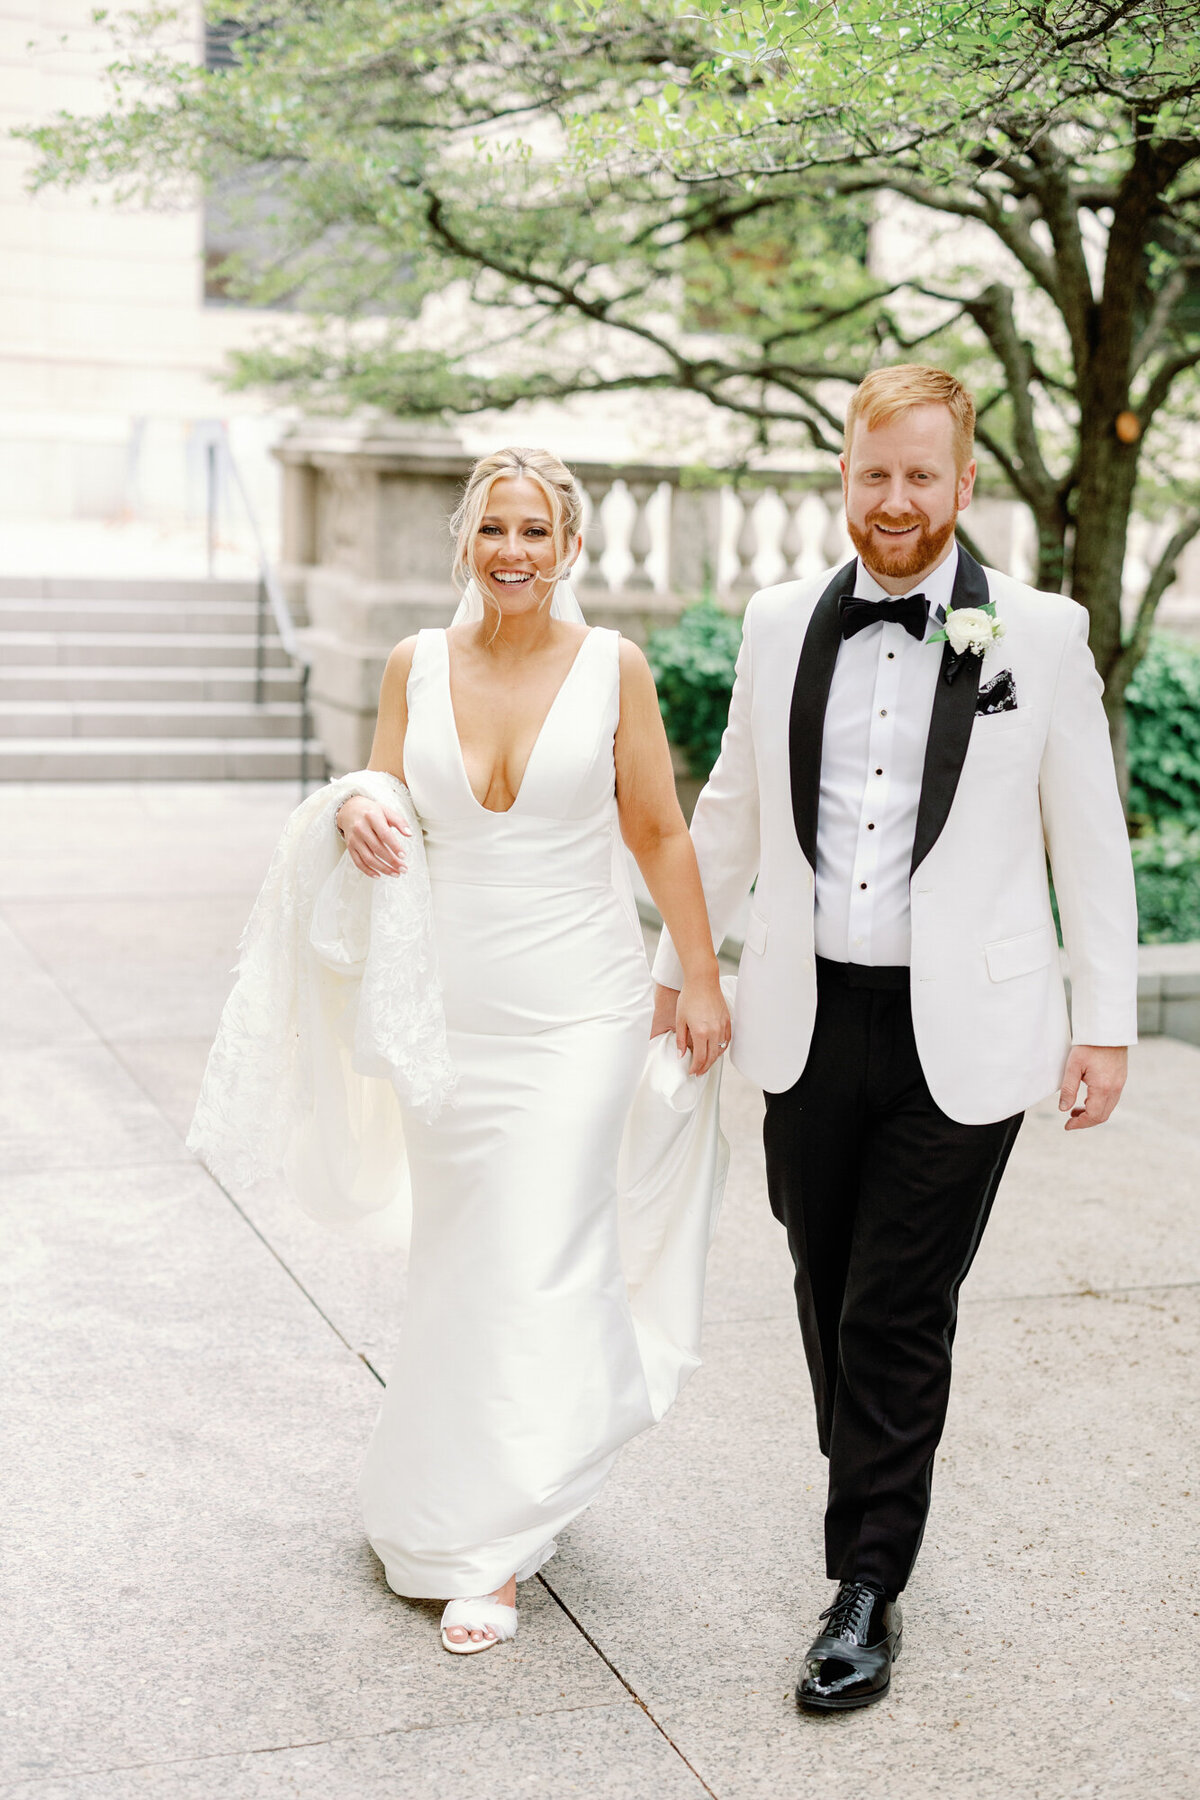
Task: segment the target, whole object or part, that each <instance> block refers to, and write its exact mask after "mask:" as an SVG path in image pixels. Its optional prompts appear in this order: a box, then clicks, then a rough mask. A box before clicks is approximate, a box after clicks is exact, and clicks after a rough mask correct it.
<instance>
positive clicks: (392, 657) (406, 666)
mask: <svg viewBox="0 0 1200 1800" xmlns="http://www.w3.org/2000/svg"><path fill="white" fill-rule="evenodd" d="M416 648H417V639H416V634H415V633H414V635H413V636H412V637H406V638H401V639H400V642H399V643H398V644H397V645H396V647H395V648H394V649H393V650H392V651H391V652H390V653H389V655H388V659H387V672H388V674H389V675H403V677H404V679H405V680H406V681H407V680H408V675H409V670H410V669H411V668H412V661H413V655H414V653H415V651H416Z"/></svg>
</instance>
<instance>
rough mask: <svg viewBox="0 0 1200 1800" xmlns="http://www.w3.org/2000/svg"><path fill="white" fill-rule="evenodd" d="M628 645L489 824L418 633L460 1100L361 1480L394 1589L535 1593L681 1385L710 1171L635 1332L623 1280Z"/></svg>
mask: <svg viewBox="0 0 1200 1800" xmlns="http://www.w3.org/2000/svg"><path fill="white" fill-rule="evenodd" d="M619 643H620V638H619V634H618V633H617V632H615V631H607V630H602V629H599V628H593V629H592V630H591V631H590V632H589V634H588V636H587V637H586V638H585V639H584V640H583V642H582V643H581V645H580V648H579V650H578V652H577V655H576V658H575V661H574V663H573V665H572V667H571V669H570V671H569V673H568V674H567V676H566V679H565V680H564V682H563V684H562V687H561V688H560V690H559V692H558V695H557V697H556V698H555V700H554V703H553V705H552V706H551V708H550V711H549V713H548V715H547V717H546V720H545V723H544V725H543V727H542V730H541V733H540V735H539V737H538V739H537V741H536V743H535V744H534V747H533V750H532V753H531V754H530V757H529V761H528V764H527V767H526V770H525V774H524V778H523V780H522V782H521V787H520V792H519V793H518V795H517V798H516V800H515V801H514V803H513V805H512V807H511V808H510V809H509V810H508V811H507V812H505V813H495V812H489V811H487V810H486V809H485V808H484V807H483V806H481V805H480V804H479V802H478V800H477V799H476V798H475V795H474V793H473V792H472V790H471V786H470V783H469V781H468V779H467V773H466V768H465V765H464V762H463V757H462V751H461V747H460V744H459V739H458V734H457V729H456V725H455V719H454V712H453V707H452V704H451V695H450V679H449V654H448V649H447V640H446V634H445V632H444V631H440V630H425V631H422V632H421V633H420V634H419V636H418V639H417V645H416V650H415V654H414V657H413V663H412V673H411V675H410V677H409V683H408V728H407V734H406V739H405V751H404V767H405V779H406V781H407V783H408V787H409V790H410V792H411V795H412V799H413V803H414V805H415V807H416V811H417V815H418V817H419V819H420V822H421V825H422V829H423V833H424V838H425V846H426V853H427V857H428V866H429V878H430V884H431V891H432V897H433V920H434V935H435V940H436V946H437V958H438V965H439V971H440V977H441V982H442V990H443V999H444V1005H445V1013H446V1024H447V1031H448V1043H449V1050H450V1056H451V1059H452V1061H453V1064H454V1067H455V1070H456V1073H457V1089H456V1101H455V1104H454V1105H453V1106H451V1107H447V1108H446V1109H445V1110H444V1111H443V1112H441V1113H440V1114H439V1115H438V1116H437V1117H436V1118H434V1119H433V1120H432V1121H429V1120H427V1119H423V1118H421V1117H418V1116H417V1115H416V1114H415V1113H412V1112H406V1115H405V1120H404V1131H405V1139H406V1144H407V1153H408V1161H409V1168H410V1172H411V1180H412V1202H413V1222H412V1239H411V1250H410V1262H409V1280H408V1300H407V1304H406V1309H405V1314H404V1319H403V1325H402V1333H401V1337H400V1342H399V1346H398V1350H397V1354H396V1357H395V1361H394V1363H393V1366H392V1368H391V1370H390V1373H389V1378H388V1385H387V1392H386V1396H385V1399H384V1403H383V1407H382V1411H381V1414H380V1418H379V1421H378V1425H377V1427H376V1430H375V1433H374V1435H373V1437H372V1439H371V1442H370V1446H369V1448H368V1452H367V1456H366V1460H365V1464H364V1468H363V1474H362V1486H361V1495H362V1502H363V1510H364V1518H365V1523H366V1528H367V1533H368V1536H369V1538H370V1540H371V1543H372V1545H373V1546H374V1548H375V1550H376V1552H377V1553H378V1555H379V1557H380V1558H381V1560H382V1562H383V1564H384V1567H385V1569H386V1572H387V1579H388V1582H389V1584H390V1586H391V1587H392V1588H393V1589H395V1591H396V1592H397V1593H400V1594H405V1595H410V1596H416V1597H425V1598H433V1599H450V1598H455V1597H460V1596H467V1595H476V1594H486V1593H489V1592H491V1591H493V1590H495V1589H496V1588H498V1587H500V1586H501V1585H502V1584H503V1583H504V1582H505V1581H506V1580H507V1579H508V1578H509V1576H510V1575H512V1574H514V1573H515V1574H516V1575H517V1576H518V1578H519V1579H525V1578H527V1577H529V1576H530V1575H532V1574H533V1573H534V1572H535V1571H536V1569H537V1568H538V1567H539V1566H540V1565H541V1564H542V1563H543V1562H544V1561H545V1560H546V1559H547V1557H548V1556H550V1555H551V1554H552V1553H553V1550H554V1547H555V1546H554V1537H555V1533H556V1532H558V1531H559V1530H561V1529H562V1528H563V1527H564V1526H565V1525H566V1524H567V1523H568V1522H569V1521H570V1520H571V1519H573V1518H574V1517H575V1516H576V1515H577V1514H578V1513H579V1512H580V1511H581V1510H582V1509H583V1508H584V1507H585V1506H586V1505H587V1504H588V1502H589V1501H590V1500H591V1499H592V1498H593V1497H594V1496H595V1494H596V1493H597V1491H598V1490H599V1488H600V1486H601V1484H602V1482H603V1480H604V1478H605V1476H606V1474H607V1473H608V1470H609V1469H610V1467H611V1465H612V1463H613V1460H614V1457H615V1456H616V1454H617V1451H618V1450H619V1448H620V1446H621V1445H622V1444H624V1443H625V1442H626V1441H627V1440H628V1439H629V1438H631V1437H633V1436H634V1435H635V1434H636V1433H638V1432H640V1431H642V1430H643V1429H644V1428H645V1427H646V1426H648V1425H650V1424H651V1423H653V1421H654V1419H655V1417H656V1416H659V1415H660V1414H661V1412H662V1411H663V1410H665V1405H666V1404H667V1403H669V1402H668V1400H667V1399H664V1397H663V1396H664V1392H665V1390H666V1389H670V1391H671V1393H673V1391H674V1389H675V1388H677V1387H678V1385H679V1383H680V1381H681V1380H682V1378H683V1372H681V1369H680V1367H679V1358H678V1357H676V1358H675V1363H674V1364H673V1365H672V1368H671V1369H669V1370H667V1371H666V1373H665V1374H664V1373H663V1368H664V1367H665V1362H666V1361H668V1360H669V1356H668V1355H667V1352H665V1351H664V1349H663V1343H664V1339H663V1336H662V1332H661V1330H660V1329H659V1326H657V1325H656V1324H655V1317H654V1315H655V1309H656V1308H657V1316H658V1318H659V1321H660V1324H661V1320H662V1318H663V1316H664V1307H665V1312H666V1313H669V1312H670V1311H671V1309H672V1307H674V1308H675V1310H676V1312H679V1311H680V1310H682V1312H684V1313H689V1312H692V1311H694V1312H695V1313H696V1317H697V1320H698V1306H699V1288H700V1285H701V1283H702V1281H703V1256H704V1252H705V1250H706V1249H707V1242H708V1235H709V1232H710V1229H711V1222H712V1219H713V1218H714V1217H715V1202H714V1197H713V1176H712V1170H713V1159H712V1157H711V1156H710V1158H709V1161H708V1164H707V1177H706V1180H707V1186H708V1192H707V1193H706V1194H698V1195H695V1196H693V1197H692V1199H690V1200H689V1197H688V1196H687V1195H681V1196H680V1199H681V1201H682V1203H683V1205H682V1211H680V1209H679V1208H677V1209H676V1222H675V1224H674V1225H673V1226H672V1227H671V1229H672V1230H678V1229H679V1221H680V1218H682V1219H683V1223H684V1233H685V1235H688V1234H689V1233H690V1237H689V1244H688V1246H687V1247H685V1251H684V1253H682V1254H681V1255H679V1256H676V1258H675V1262H674V1264H673V1265H671V1264H670V1258H669V1257H667V1258H665V1259H664V1256H663V1254H662V1252H663V1245H662V1243H661V1242H660V1241H659V1240H660V1239H661V1237H662V1233H661V1231H658V1228H657V1227H656V1228H655V1231H656V1233H657V1236H656V1241H655V1245H654V1247H653V1250H652V1254H650V1255H649V1260H648V1262H647V1266H649V1263H650V1262H653V1261H654V1260H655V1258H657V1259H658V1262H659V1263H660V1264H662V1265H663V1267H664V1268H665V1269H666V1273H665V1274H661V1273H660V1274H659V1275H656V1276H655V1278H654V1279H655V1280H656V1281H657V1282H658V1293H657V1295H656V1297H655V1300H654V1304H653V1305H652V1306H649V1307H648V1309H647V1312H646V1316H645V1317H643V1318H641V1319H635V1316H634V1309H633V1308H631V1302H630V1290H629V1286H628V1276H629V1270H628V1268H623V1266H622V1244H621V1234H620V1231H619V1226H618V1203H617V1195H618V1158H619V1155H620V1152H621V1147H622V1137H623V1133H624V1132H625V1129H626V1124H627V1117H628V1115H629V1112H630V1106H631V1101H632V1100H633V1098H634V1093H635V1089H636V1088H637V1087H638V1083H639V1078H640V1077H641V1076H642V1073H643V1067H644V1065H646V1063H647V1037H648V1030H649V1022H650V1015H651V1002H652V988H651V983H650V978H649V973H648V969H647V964H646V957H645V952H644V948H643V944H642V939H641V932H640V928H639V926H638V922H637V916H636V912H635V910H634V909H633V907H632V903H631V900H630V898H629V896H628V895H623V894H622V892H621V891H620V885H619V884H616V885H614V879H613V867H614V851H615V847H616V835H615V834H616V832H617V821H616V807H615V800H614V792H615V773H614V762H613V739H614V733H615V731H616V727H617V721H618V710H619V666H618V651H619ZM664 1054H665V1052H664ZM671 1054H672V1056H673V1054H674V1053H673V1048H672V1050H671ZM696 1085H698V1084H695V1083H693V1086H696ZM713 1105H714V1108H715V1092H714V1094H713ZM709 1136H710V1137H711V1138H712V1139H715V1138H716V1136H717V1128H716V1122H715V1111H714V1112H713V1116H712V1123H711V1128H710V1129H709ZM627 1155H628V1152H627ZM687 1173H688V1172H687V1169H686V1168H681V1170H680V1179H681V1180H686V1179H687ZM628 1174H629V1172H628V1170H626V1171H625V1173H624V1174H623V1176H622V1181H623V1185H627V1177H628ZM722 1175H723V1169H722ZM634 1186H635V1187H636V1179H634ZM689 1220H690V1223H689ZM628 1262H629V1253H628V1248H627V1251H626V1263H627V1264H628ZM652 1285H653V1283H652ZM684 1290H687V1291H684ZM668 1335H670V1333H669V1332H668ZM676 1335H686V1334H685V1333H684V1334H676ZM656 1355H657V1357H658V1362H659V1365H660V1368H659V1376H658V1378H657V1380H656V1377H655V1373H654V1365H655V1358H656ZM694 1360H695V1359H694V1358H693V1359H692V1361H693V1364H694ZM684 1372H686V1371H684ZM656 1388H657V1389H658V1391H657V1393H656V1392H655V1389H656Z"/></svg>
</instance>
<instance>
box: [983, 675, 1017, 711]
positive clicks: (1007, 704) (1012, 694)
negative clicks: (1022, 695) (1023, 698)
mask: <svg viewBox="0 0 1200 1800" xmlns="http://www.w3.org/2000/svg"><path fill="white" fill-rule="evenodd" d="M1016 710H1017V684H1016V682H1015V681H1014V680H1013V672H1012V670H1011V669H1001V671H1000V673H999V674H998V675H993V676H992V679H991V680H990V681H989V682H988V684H987V686H986V687H981V688H980V690H979V693H978V695H977V696H976V700H975V712H976V715H977V716H983V717H985V718H986V717H988V716H989V715H990V714H992V713H1004V712H1016Z"/></svg>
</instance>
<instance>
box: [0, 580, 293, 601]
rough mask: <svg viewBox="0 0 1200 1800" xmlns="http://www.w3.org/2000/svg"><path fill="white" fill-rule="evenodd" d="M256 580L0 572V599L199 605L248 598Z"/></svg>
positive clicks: (256, 586) (256, 584)
mask: <svg viewBox="0 0 1200 1800" xmlns="http://www.w3.org/2000/svg"><path fill="white" fill-rule="evenodd" d="M257 593H258V583H257V582H256V581H252V580H245V579H242V578H234V579H230V580H228V581H226V580H223V579H219V578H218V579H217V580H214V581H208V580H205V579H204V577H203V576H188V575H180V576H172V575H147V576H138V575H0V600H26V599H28V600H31V601H39V600H144V601H165V602H173V603H179V604H191V605H199V604H201V603H203V602H204V601H206V600H215V601H219V602H222V603H226V602H230V601H251V600H253V599H254V598H255V596H256V594H257Z"/></svg>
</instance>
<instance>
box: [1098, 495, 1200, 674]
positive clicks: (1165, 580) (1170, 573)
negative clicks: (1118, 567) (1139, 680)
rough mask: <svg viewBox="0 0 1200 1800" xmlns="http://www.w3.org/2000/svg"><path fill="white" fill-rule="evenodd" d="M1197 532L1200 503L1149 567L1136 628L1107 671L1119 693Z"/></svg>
mask: <svg viewBox="0 0 1200 1800" xmlns="http://www.w3.org/2000/svg"><path fill="white" fill-rule="evenodd" d="M1197 535H1200V506H1197V507H1194V508H1193V509H1192V511H1191V512H1189V513H1187V514H1186V515H1185V516H1184V519H1183V521H1182V523H1181V524H1180V525H1179V527H1178V528H1177V529H1176V530H1175V531H1174V532H1172V534H1171V536H1170V538H1169V539H1168V540H1167V544H1166V547H1165V548H1164V550H1163V552H1162V554H1161V555H1160V557H1159V558H1158V561H1157V562H1156V563H1155V565H1154V567H1153V569H1152V570H1151V571H1150V578H1149V580H1148V581H1147V583H1146V586H1145V588H1144V589H1143V591H1142V597H1141V600H1140V601H1139V602H1138V609H1137V613H1136V615H1135V617H1134V621H1133V629H1132V630H1131V632H1130V634H1129V636H1128V638H1127V639H1126V640H1125V642H1124V643H1123V644H1122V645H1121V649H1120V652H1119V654H1118V655H1117V656H1116V657H1115V658H1114V659H1113V666H1112V669H1111V670H1109V671H1107V672H1106V673H1105V677H1104V679H1105V684H1106V685H1107V683H1108V682H1109V681H1110V680H1111V679H1112V678H1113V676H1114V675H1115V676H1116V678H1117V681H1118V684H1119V685H1118V692H1120V693H1123V692H1124V691H1125V687H1126V684H1127V683H1128V682H1129V680H1130V678H1131V677H1132V675H1133V672H1134V670H1135V669H1136V668H1137V666H1138V664H1139V663H1140V662H1141V660H1142V658H1143V656H1145V654H1146V649H1147V646H1148V645H1149V642H1150V632H1151V629H1152V627H1153V625H1154V615H1155V613H1156V612H1157V611H1158V603H1159V601H1160V600H1161V599H1162V597H1163V595H1164V594H1165V593H1166V591H1167V589H1168V588H1169V587H1170V586H1171V583H1172V582H1173V581H1174V580H1175V576H1176V573H1177V565H1178V562H1179V558H1180V557H1181V556H1182V555H1183V552H1184V551H1185V550H1186V549H1187V547H1188V545H1189V544H1190V543H1191V541H1192V539H1193V538H1194V537H1196V536H1197Z"/></svg>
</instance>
